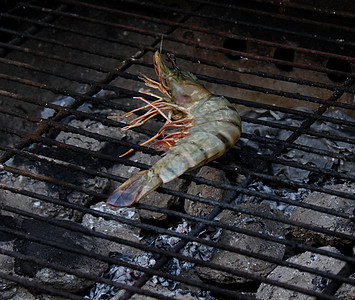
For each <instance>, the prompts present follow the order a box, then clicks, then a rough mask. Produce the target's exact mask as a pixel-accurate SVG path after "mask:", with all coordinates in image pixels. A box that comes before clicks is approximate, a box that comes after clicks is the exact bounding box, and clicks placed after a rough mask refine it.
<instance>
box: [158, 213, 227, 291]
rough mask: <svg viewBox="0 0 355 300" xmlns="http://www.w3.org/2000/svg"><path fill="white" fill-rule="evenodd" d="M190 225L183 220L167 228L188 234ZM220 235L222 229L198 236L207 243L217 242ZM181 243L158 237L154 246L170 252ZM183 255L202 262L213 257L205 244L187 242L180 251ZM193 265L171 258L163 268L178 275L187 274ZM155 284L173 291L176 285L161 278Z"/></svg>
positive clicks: (171, 238) (211, 230)
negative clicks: (173, 226)
mask: <svg viewBox="0 0 355 300" xmlns="http://www.w3.org/2000/svg"><path fill="white" fill-rule="evenodd" d="M191 229H192V228H191V225H190V224H189V223H188V222H187V221H186V220H183V222H182V223H180V224H178V225H177V227H176V228H175V229H174V228H169V230H172V231H175V232H177V233H183V234H186V235H187V234H189V233H190V232H191ZM221 235H222V229H221V228H217V229H210V228H208V229H205V230H203V231H201V232H200V234H199V235H198V237H199V238H203V239H205V240H207V241H213V242H218V240H219V239H220V237H221ZM180 241H181V239H180V238H178V237H174V236H169V235H159V236H158V238H157V239H156V240H155V242H154V246H155V247H157V248H160V249H166V250H170V248H173V247H175V246H176V245H177V244H178V243H179V242H180ZM181 252H182V254H183V255H185V256H188V257H192V258H196V259H199V260H202V261H209V260H210V259H211V257H212V255H213V252H214V247H211V246H207V245H205V244H200V243H197V242H188V243H187V244H186V245H185V247H184V248H183V250H182V251H181ZM194 265H195V264H194V263H191V262H186V261H180V260H178V259H176V258H173V259H171V260H170V261H169V263H168V264H167V265H166V266H165V267H164V271H165V272H167V273H169V274H174V275H179V274H181V273H182V272H183V271H185V272H188V271H189V270H190V269H191V268H192V267H193V266H194ZM155 282H156V283H160V284H162V285H163V286H165V287H168V288H169V289H171V290H173V289H175V288H176V286H177V283H176V282H174V281H172V280H170V279H165V278H163V277H157V278H156V279H155Z"/></svg>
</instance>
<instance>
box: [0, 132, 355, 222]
mask: <svg viewBox="0 0 355 300" xmlns="http://www.w3.org/2000/svg"><path fill="white" fill-rule="evenodd" d="M0 130H2V131H4V130H6V128H4V129H0ZM9 132H11V133H12V134H16V135H19V136H20V137H23V138H30V139H32V141H38V142H42V143H44V144H47V145H55V146H56V147H61V148H63V149H67V150H71V151H74V152H79V153H83V154H88V153H89V154H90V155H91V156H93V157H98V158H101V159H107V160H110V161H115V162H122V163H124V164H126V165H131V166H135V167H138V168H143V169H147V168H148V166H147V165H145V164H141V163H135V162H132V161H129V160H126V159H123V158H118V157H113V156H109V155H104V154H100V153H97V152H95V151H89V150H86V149H83V148H80V147H76V146H71V145H67V144H64V143H60V142H57V141H53V140H52V139H48V138H44V137H39V136H37V135H29V134H27V133H23V134H20V132H18V131H13V130H12V131H11V130H10V129H9ZM248 173H249V174H253V175H255V176H258V177H261V178H263V177H264V178H269V179H272V180H273V181H278V182H284V183H285V182H287V183H288V184H290V181H286V180H279V179H277V178H275V177H271V176H270V177H267V175H265V174H262V173H260V172H249V171H248V172H247V174H248ZM28 174H29V173H28ZM185 177H186V178H188V179H192V180H193V181H195V182H198V183H207V184H209V185H211V186H214V187H217V188H223V189H228V190H234V191H237V192H240V193H243V194H245V195H253V196H257V197H261V198H263V199H269V200H273V201H279V202H284V203H288V204H292V205H295V206H300V207H308V208H312V209H314V210H319V211H322V212H326V213H329V214H335V213H336V212H334V210H326V209H324V208H321V207H316V206H310V205H308V206H307V205H305V204H304V203H299V202H294V201H290V200H287V199H285V198H282V197H277V196H274V195H271V194H266V195H265V194H264V193H260V192H255V191H250V190H248V189H244V188H239V187H236V186H234V185H229V184H225V183H219V182H212V181H208V180H205V179H203V178H198V177H192V176H191V175H183V178H185ZM120 181H122V179H121V180H120ZM291 185H295V186H301V187H305V188H307V189H310V190H316V191H319V192H325V193H328V194H331V195H336V196H339V197H344V198H347V199H352V200H355V196H354V195H350V194H347V193H343V192H339V191H333V190H330V189H326V188H322V187H318V186H316V185H310V184H302V183H299V182H294V183H293V184H291ZM185 197H186V196H185ZM101 198H105V197H104V196H101ZM213 204H214V205H218V202H215V201H213ZM232 207H233V206H232ZM339 216H342V217H346V218H353V216H351V215H348V214H339Z"/></svg>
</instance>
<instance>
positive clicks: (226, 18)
mask: <svg viewBox="0 0 355 300" xmlns="http://www.w3.org/2000/svg"><path fill="white" fill-rule="evenodd" d="M61 1H62V2H64V3H70V4H73V5H81V6H85V3H82V2H78V1H73V0H61ZM123 2H126V3H134V4H137V2H135V1H130V0H125V1H123ZM193 2H197V3H200V4H207V5H215V6H221V5H220V4H217V3H213V2H210V1H208V2H206V1H193ZM86 5H87V4H86ZM141 5H143V6H148V7H149V8H157V9H159V10H162V11H166V10H167V11H172V12H175V13H183V14H186V13H187V14H188V15H190V16H196V17H201V18H206V19H212V20H218V21H220V20H221V19H222V20H223V22H225V23H231V24H233V25H235V23H236V21H235V20H234V19H230V18H228V17H222V18H216V17H213V16H210V15H207V14H204V13H200V12H193V11H189V12H187V11H185V10H182V9H177V8H170V7H166V6H162V5H156V4H152V3H150V4H149V5H147V4H145V3H142V4H141ZM228 7H229V9H230V8H235V6H233V5H228ZM95 8H96V9H98V8H100V6H97V7H95ZM238 9H240V10H241V8H240V7H239V8H238ZM110 11H111V12H112V10H110ZM253 12H254V13H256V14H259V15H261V14H266V13H265V12H262V11H260V10H253ZM275 16H276V17H279V16H280V15H275V14H272V17H275ZM280 18H282V16H281V17H280ZM298 21H301V22H302V21H306V20H299V19H298ZM238 24H239V25H244V26H246V27H257V28H262V29H266V30H271V31H275V32H281V33H283V34H290V35H297V36H301V37H305V38H310V39H314V36H312V35H311V34H308V33H305V32H300V31H294V30H287V29H286V28H277V27H273V26H268V25H264V24H255V23H251V22H245V21H241V20H238ZM313 24H314V23H313ZM322 25H323V24H322ZM346 30H349V29H346ZM350 31H351V29H350ZM317 39H318V40H322V41H326V42H331V43H336V44H342V45H345V46H353V45H354V43H352V42H346V41H339V40H338V39H332V38H330V37H326V36H322V35H317Z"/></svg>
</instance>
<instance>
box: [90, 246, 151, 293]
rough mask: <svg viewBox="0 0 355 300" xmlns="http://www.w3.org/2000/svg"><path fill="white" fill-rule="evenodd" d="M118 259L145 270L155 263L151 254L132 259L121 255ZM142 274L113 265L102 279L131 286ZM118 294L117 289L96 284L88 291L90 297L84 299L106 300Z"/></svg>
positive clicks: (118, 290)
mask: <svg viewBox="0 0 355 300" xmlns="http://www.w3.org/2000/svg"><path fill="white" fill-rule="evenodd" d="M119 259H120V260H122V261H126V262H129V263H132V264H135V265H138V266H141V267H145V268H151V267H153V266H154V265H155V263H156V261H155V259H154V258H153V255H152V254H151V253H144V254H142V255H139V256H136V257H134V258H130V257H128V256H123V255H121V256H120V258H119ZM143 274H144V273H142V272H140V271H137V270H134V269H131V268H128V267H124V266H117V265H113V266H112V267H111V268H110V270H109V271H108V272H107V273H105V274H104V275H103V277H104V278H107V279H110V280H112V281H116V282H119V283H123V284H128V285H132V284H133V283H134V282H135V281H136V280H138V279H139V278H140V277H141V276H142V275H143ZM119 292H120V289H119V288H116V287H113V286H110V285H107V284H104V283H96V285H95V286H94V287H93V288H92V289H91V291H90V297H86V298H89V299H92V300H108V299H111V298H112V297H114V296H115V295H116V294H118V293H119Z"/></svg>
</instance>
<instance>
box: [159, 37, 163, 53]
mask: <svg viewBox="0 0 355 300" xmlns="http://www.w3.org/2000/svg"><path fill="white" fill-rule="evenodd" d="M163 39H164V33H162V34H161V40H160V49H159V53H160V54H161V52H162V50H163Z"/></svg>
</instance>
